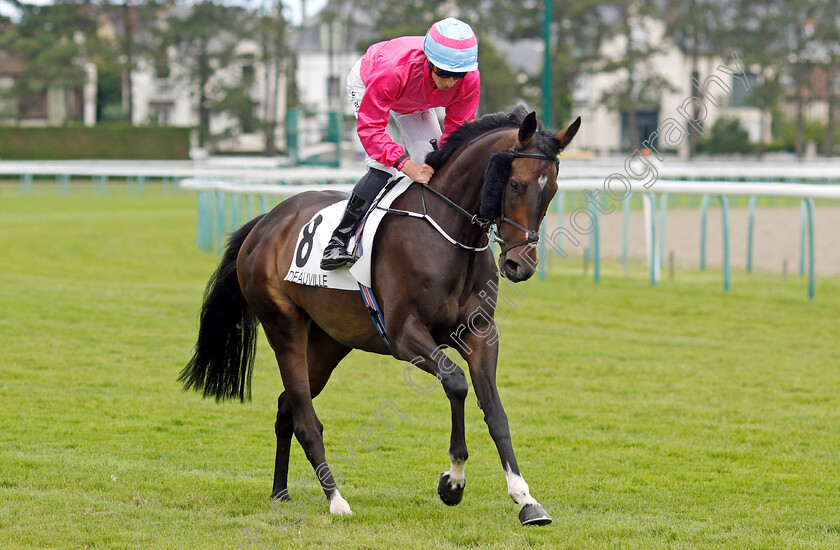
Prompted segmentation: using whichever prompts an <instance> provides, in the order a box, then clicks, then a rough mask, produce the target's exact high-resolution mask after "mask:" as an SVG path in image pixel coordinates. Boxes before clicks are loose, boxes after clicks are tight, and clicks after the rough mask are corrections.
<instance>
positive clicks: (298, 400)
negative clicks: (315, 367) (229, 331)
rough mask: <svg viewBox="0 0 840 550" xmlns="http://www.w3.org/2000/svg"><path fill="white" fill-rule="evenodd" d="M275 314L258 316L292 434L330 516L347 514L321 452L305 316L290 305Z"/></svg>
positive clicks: (278, 307)
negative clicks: (277, 372) (274, 363)
mask: <svg viewBox="0 0 840 550" xmlns="http://www.w3.org/2000/svg"><path fill="white" fill-rule="evenodd" d="M274 305H275V307H276V309H275V311H261V312H259V313H258V316H259V317H260V321H261V322H262V325H263V329H264V330H265V335H266V338H267V339H268V342H269V343H270V344H271V347H272V348H273V349H274V355H275V357H276V358H277V365H278V367H279V368H280V376H281V377H282V378H283V386H284V387H285V388H286V392H285V393H286V395H287V396H288V397H287V399H288V400H289V404H290V408H291V410H292V431H293V432H294V434H295V437H297V440H298V442H299V443H300V445H301V447H303V450H304V452H305V453H306V458H307V459H309V462H310V464H312V467H313V468H314V469H315V477H316V478H317V479H318V481H319V482H320V483H321V488H322V489H323V490H324V494H325V495H326V496H327V499H328V500H329V503H330V512H331V513H333V514H349V513H350V506H349V505H348V504H347V501H345V500H344V499H343V498H342V497H341V494H340V493H339V491H338V486H337V485H336V483H335V480H334V479H333V475H332V472H331V471H330V468H329V465H328V464H327V460H326V453H325V452H324V440H323V438H322V436H321V433H322V431H323V426H322V424H321V422H320V421H319V420H318V416H317V415H316V414H315V408H314V407H313V406H312V390H311V389H310V384H309V368H308V365H307V360H306V356H307V342H308V335H307V330H306V315H305V314H304V313H303V311H302V310H301V309H300V308H298V307H297V306H295V305H294V304H292V303H288V302H275V304H274Z"/></svg>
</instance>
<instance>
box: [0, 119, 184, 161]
mask: <svg viewBox="0 0 840 550" xmlns="http://www.w3.org/2000/svg"><path fill="white" fill-rule="evenodd" d="M190 131H191V128H175V127H171V126H143V127H134V126H124V125H101V126H94V127H92V128H87V127H84V126H55V127H37V128H29V127H19V126H0V159H3V160H36V159H37V160H65V159H187V158H189V151H190Z"/></svg>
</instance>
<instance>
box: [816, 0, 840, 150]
mask: <svg viewBox="0 0 840 550" xmlns="http://www.w3.org/2000/svg"><path fill="white" fill-rule="evenodd" d="M821 21H822V24H821V25H819V26H818V27H817V39H818V40H819V42H820V43H821V44H822V46H823V48H824V50H825V55H826V64H825V65H826V67H825V70H826V77H827V78H826V94H827V98H826V99H827V102H828V117H827V119H826V126H825V143H824V145H823V154H824V155H825V156H827V157H831V156H834V145H835V143H834V133H835V126H836V122H837V109H838V105H837V103H838V101H837V99H838V98H837V96H838V93H840V4H838V2H829V3H828V4H827V5H826V6H825V11H824V12H823V15H822V17H821Z"/></svg>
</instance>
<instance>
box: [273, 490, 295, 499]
mask: <svg viewBox="0 0 840 550" xmlns="http://www.w3.org/2000/svg"><path fill="white" fill-rule="evenodd" d="M271 500H292V497H291V496H289V490H288V489H283V490H281V491H274V492H272V493H271Z"/></svg>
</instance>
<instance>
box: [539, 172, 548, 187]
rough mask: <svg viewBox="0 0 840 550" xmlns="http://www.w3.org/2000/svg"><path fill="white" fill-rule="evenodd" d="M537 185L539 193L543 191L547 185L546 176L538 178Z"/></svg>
mask: <svg viewBox="0 0 840 550" xmlns="http://www.w3.org/2000/svg"><path fill="white" fill-rule="evenodd" d="M537 183H538V184H540V191H542V190H543V189H545V186H546V185H547V184H548V176H546V175H545V174H543V175H542V176H540V177H539V179H538V180H537Z"/></svg>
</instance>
